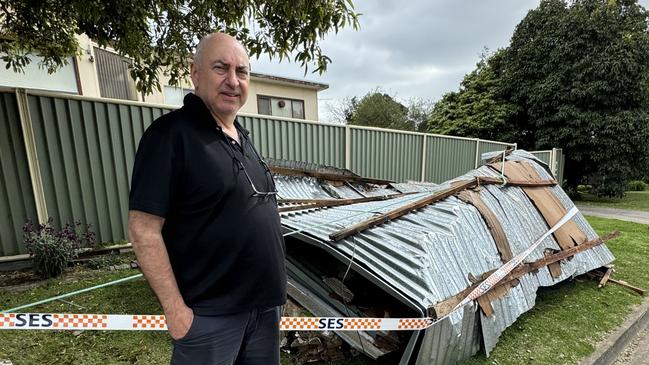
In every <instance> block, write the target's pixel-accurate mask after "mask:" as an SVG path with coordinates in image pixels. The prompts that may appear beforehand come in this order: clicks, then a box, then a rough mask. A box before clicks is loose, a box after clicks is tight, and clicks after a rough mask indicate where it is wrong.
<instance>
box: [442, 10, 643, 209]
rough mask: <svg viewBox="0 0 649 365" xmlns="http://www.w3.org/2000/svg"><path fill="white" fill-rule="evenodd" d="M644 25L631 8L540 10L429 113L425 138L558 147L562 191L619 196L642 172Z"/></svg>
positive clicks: (528, 146)
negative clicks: (562, 159)
mask: <svg viewBox="0 0 649 365" xmlns="http://www.w3.org/2000/svg"><path fill="white" fill-rule="evenodd" d="M648 20H649V13H648V12H647V11H646V10H645V9H644V8H643V7H641V6H640V5H638V3H637V0H572V1H562V0H542V1H541V3H540V5H539V7H538V8H536V9H533V10H531V11H530V12H529V13H528V14H527V16H526V17H525V18H524V19H523V20H522V21H521V22H520V23H519V24H518V26H517V27H516V30H515V31H514V34H513V36H512V39H511V43H510V45H509V46H508V47H507V48H505V49H503V50H501V51H498V52H496V53H495V54H494V55H493V56H491V57H488V58H486V59H483V60H482V61H481V62H480V63H478V66H477V68H476V70H474V71H473V72H471V73H469V74H468V75H466V76H465V78H464V80H463V82H462V85H461V87H460V90H459V91H458V92H454V93H449V94H447V95H445V96H444V97H443V98H442V100H440V101H439V102H438V103H437V104H436V105H435V109H434V112H433V113H432V115H431V119H430V122H429V130H430V131H434V132H442V133H452V134H457V135H465V136H471V137H481V138H490V139H496V140H503V139H507V140H512V141H516V142H518V143H519V147H522V148H526V149H549V148H552V147H561V148H563V149H564V153H565V155H566V167H565V177H566V179H567V183H568V186H569V187H572V188H574V187H576V185H577V184H591V185H592V186H593V189H594V192H595V193H597V194H598V195H606V196H619V195H621V194H623V192H624V189H625V187H626V182H627V181H628V180H629V179H632V178H638V177H642V176H643V174H645V172H646V171H647V169H649V165H648V163H647V161H648V160H649V144H648V143H647V140H649V114H648V112H647V106H648V105H649V88H648V87H647V86H648V85H649V84H648V81H649V80H648V76H649V29H648V24H649V23H648Z"/></svg>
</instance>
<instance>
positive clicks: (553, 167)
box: [550, 147, 559, 178]
mask: <svg viewBox="0 0 649 365" xmlns="http://www.w3.org/2000/svg"><path fill="white" fill-rule="evenodd" d="M558 168H559V164H558V162H557V149H556V148H554V147H552V151H550V171H552V175H554V177H555V178H556V177H557V172H558V171H557V170H558Z"/></svg>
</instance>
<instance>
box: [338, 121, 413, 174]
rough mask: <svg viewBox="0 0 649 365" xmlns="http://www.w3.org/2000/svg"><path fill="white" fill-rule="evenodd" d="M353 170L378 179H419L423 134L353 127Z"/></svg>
mask: <svg viewBox="0 0 649 365" xmlns="http://www.w3.org/2000/svg"><path fill="white" fill-rule="evenodd" d="M349 130H350V131H351V170H352V171H354V172H355V173H357V174H359V175H361V176H366V177H372V178H376V179H386V180H393V181H406V180H420V179H421V159H422V149H423V143H424V136H423V135H422V134H411V133H399V132H392V131H385V130H376V129H368V128H358V127H351V128H350V129H349Z"/></svg>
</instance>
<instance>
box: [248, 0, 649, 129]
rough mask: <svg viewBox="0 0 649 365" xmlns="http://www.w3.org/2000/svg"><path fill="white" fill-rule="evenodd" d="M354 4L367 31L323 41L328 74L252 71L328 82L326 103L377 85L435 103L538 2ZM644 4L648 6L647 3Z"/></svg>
mask: <svg viewBox="0 0 649 365" xmlns="http://www.w3.org/2000/svg"><path fill="white" fill-rule="evenodd" d="M354 3H355V5H356V10H357V11H358V12H360V13H363V15H362V16H361V18H360V23H361V29H360V30H359V31H354V30H352V29H343V30H341V31H340V33H338V34H329V35H327V36H326V37H325V40H324V41H323V42H322V44H321V46H322V49H323V51H324V53H325V54H327V55H328V56H329V57H331V59H332V60H333V62H332V64H331V65H330V66H329V68H328V70H327V72H326V74H324V75H317V74H311V73H309V74H307V75H306V77H305V76H304V70H303V69H301V68H300V67H299V65H298V64H295V63H288V62H282V63H278V62H277V61H276V60H275V61H273V62H269V61H268V60H267V59H265V58H262V59H260V60H253V69H255V70H256V71H259V72H266V73H270V74H275V75H281V76H287V77H294V78H300V79H301V78H305V79H307V80H311V81H316V82H324V83H327V84H329V86H330V89H329V90H326V91H324V92H321V93H320V97H321V99H322V101H323V102H324V103H326V102H330V101H333V102H335V101H336V100H342V99H344V98H345V97H351V96H362V95H364V94H365V93H367V92H368V91H370V90H372V89H374V88H375V87H377V86H379V87H381V88H382V89H383V90H385V91H387V92H389V93H391V94H393V95H396V96H397V97H398V98H399V99H402V100H406V99H409V98H412V97H419V98H424V99H429V100H432V101H435V100H438V99H439V98H440V97H441V96H442V95H443V94H444V93H446V92H449V91H454V90H457V89H458V87H459V83H460V81H461V80H462V78H463V76H464V75H465V74H466V73H468V72H470V71H471V70H473V69H474V67H475V64H476V62H477V61H478V60H479V55H480V53H481V52H482V51H483V48H484V47H488V48H489V49H490V50H492V51H493V50H495V49H497V48H500V47H505V46H507V45H508V44H509V40H510V38H511V36H512V34H513V32H514V29H515V27H516V25H517V24H518V23H519V22H520V21H521V19H523V17H524V16H525V15H526V14H527V12H528V10H529V9H532V8H535V7H537V6H538V4H539V0H438V1H426V0H411V1H407V2H397V1H386V0H382V1H372V0H363V1H355V2H354ZM640 4H641V5H643V6H645V7H647V6H648V5H649V0H641V1H640ZM322 104H323V103H321V106H322ZM320 109H321V111H322V110H323V109H324V108H322V107H321V108H320ZM323 117H326V115H324V114H323V112H321V119H323V120H326V119H324V118H323Z"/></svg>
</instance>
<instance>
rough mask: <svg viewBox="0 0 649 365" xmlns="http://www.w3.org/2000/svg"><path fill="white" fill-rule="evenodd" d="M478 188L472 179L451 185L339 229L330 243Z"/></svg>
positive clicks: (332, 235)
mask: <svg viewBox="0 0 649 365" xmlns="http://www.w3.org/2000/svg"><path fill="white" fill-rule="evenodd" d="M475 186H478V180H477V179H473V180H465V181H460V182H457V183H455V184H453V185H452V186H451V187H449V188H446V189H444V190H441V191H438V192H436V193H434V194H433V195H430V196H427V197H424V198H422V199H419V200H417V201H414V202H412V203H410V204H407V205H404V206H403V207H400V208H398V209H395V210H392V211H390V212H388V213H385V214H381V215H379V216H377V217H374V218H370V219H367V220H365V221H362V222H360V223H358V224H354V225H353V226H351V227H347V228H344V229H341V230H339V231H336V232H334V233H332V234H330V235H329V238H330V239H331V240H332V241H340V240H341V239H343V238H345V237H349V236H351V235H353V234H356V233H358V232H362V231H364V230H366V229H368V228H371V227H374V226H377V225H379V224H382V223H385V222H388V221H390V220H392V219H396V218H399V217H401V216H403V215H404V214H407V213H409V212H412V211H413V210H417V209H421V208H423V207H425V206H427V205H429V204H432V203H434V202H437V201H440V200H442V199H446V198H448V197H449V196H451V195H453V194H456V193H459V192H460V191H462V190H465V189H469V188H472V187H475Z"/></svg>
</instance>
